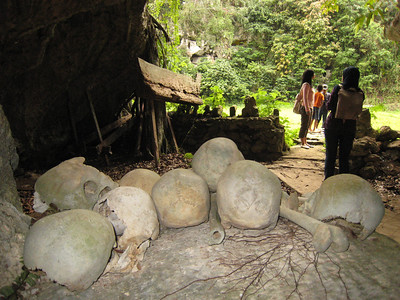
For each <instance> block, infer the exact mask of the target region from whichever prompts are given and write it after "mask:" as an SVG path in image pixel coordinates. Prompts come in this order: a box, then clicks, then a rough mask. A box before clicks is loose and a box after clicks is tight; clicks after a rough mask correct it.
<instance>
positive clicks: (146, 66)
mask: <svg viewBox="0 0 400 300" xmlns="http://www.w3.org/2000/svg"><path fill="white" fill-rule="evenodd" d="M138 64H139V68H140V71H141V73H142V78H141V79H142V82H140V83H139V84H140V88H139V89H137V94H138V96H140V97H143V98H147V99H152V100H156V101H164V102H175V103H183V104H193V105H202V104H203V100H202V99H201V98H200V80H196V81H195V80H193V79H192V78H191V77H189V76H187V75H182V74H177V73H174V72H172V71H170V70H167V69H164V68H160V67H158V66H156V65H153V64H151V63H148V62H146V61H144V60H143V59H141V58H138ZM149 96H150V97H149Z"/></svg>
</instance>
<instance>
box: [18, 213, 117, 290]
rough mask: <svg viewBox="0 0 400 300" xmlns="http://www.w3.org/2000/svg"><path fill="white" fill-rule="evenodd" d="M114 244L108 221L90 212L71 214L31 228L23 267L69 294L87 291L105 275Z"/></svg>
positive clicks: (112, 231) (52, 216)
mask: <svg viewBox="0 0 400 300" xmlns="http://www.w3.org/2000/svg"><path fill="white" fill-rule="evenodd" d="M114 243H115V234H114V229H113V226H112V225H111V223H110V222H109V221H108V220H107V219H106V218H104V217H103V216H101V215H100V214H98V213H97V212H94V211H91V210H84V209H73V210H68V211H64V212H60V213H56V214H54V215H49V216H47V217H44V218H42V219H40V220H39V221H37V222H36V223H35V224H34V225H33V226H32V227H31V229H30V230H29V232H28V235H27V236H26V240H25V246H24V263H25V265H26V266H27V267H28V268H29V269H31V270H35V269H41V270H43V271H44V272H46V274H47V276H48V277H49V278H50V279H52V280H55V281H56V282H58V283H60V284H62V285H65V286H66V287H67V288H68V289H70V290H85V289H87V288H88V287H89V286H91V285H92V283H93V282H94V281H96V280H97V278H99V276H100V275H101V274H102V273H103V271H104V268H105V267H106V265H107V262H108V260H109V258H110V255H111V250H112V248H113V245H114Z"/></svg>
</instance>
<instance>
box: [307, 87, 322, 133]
mask: <svg viewBox="0 0 400 300" xmlns="http://www.w3.org/2000/svg"><path fill="white" fill-rule="evenodd" d="M321 91H322V85H321V84H320V85H318V87H317V92H316V93H315V94H314V107H313V115H312V120H311V125H310V131H311V132H313V131H315V130H316V129H317V128H318V124H319V121H320V120H321V115H320V113H319V111H320V109H321V106H322V103H323V102H324V95H323V94H322V93H321ZM312 124H314V128H312Z"/></svg>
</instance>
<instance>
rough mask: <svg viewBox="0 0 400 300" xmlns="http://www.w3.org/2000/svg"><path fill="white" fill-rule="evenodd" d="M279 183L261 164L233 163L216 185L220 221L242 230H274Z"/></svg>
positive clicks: (277, 208)
mask: <svg viewBox="0 0 400 300" xmlns="http://www.w3.org/2000/svg"><path fill="white" fill-rule="evenodd" d="M281 194H282V190H281V184H280V181H279V179H278V177H277V176H276V175H275V174H274V173H272V172H271V171H270V170H268V169H267V168H266V167H264V166H263V165H262V164H260V163H257V162H255V161H250V160H242V161H238V162H235V163H233V164H232V165H231V166H229V167H228V168H227V169H226V170H225V172H224V173H223V174H222V175H221V177H220V179H219V181H218V186H217V204H218V213H219V215H220V217H221V224H222V225H223V226H224V227H225V228H227V227H230V226H231V225H232V226H234V227H237V228H242V229H263V228H266V229H268V230H270V229H273V228H274V227H275V225H276V222H277V220H278V216H279V206H280V200H281Z"/></svg>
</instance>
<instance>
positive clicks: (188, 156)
mask: <svg viewBox="0 0 400 300" xmlns="http://www.w3.org/2000/svg"><path fill="white" fill-rule="evenodd" d="M184 157H185V158H186V159H192V158H193V154H192V153H190V152H187V153H185V155H184Z"/></svg>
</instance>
